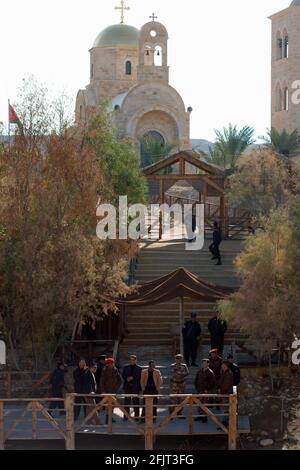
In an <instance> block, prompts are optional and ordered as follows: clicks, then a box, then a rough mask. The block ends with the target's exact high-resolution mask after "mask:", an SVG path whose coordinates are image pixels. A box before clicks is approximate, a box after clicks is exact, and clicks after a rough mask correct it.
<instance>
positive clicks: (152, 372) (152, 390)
mask: <svg viewBox="0 0 300 470" xmlns="http://www.w3.org/2000/svg"><path fill="white" fill-rule="evenodd" d="M162 383H163V379H162V376H161V373H160V371H159V370H157V369H156V364H155V361H150V362H149V367H148V369H144V370H143V371H142V375H141V389H142V394H143V395H159V394H160V387H161V386H162ZM157 403H158V400H157V397H154V399H153V405H154V407H153V416H154V421H155V419H156V416H157ZM145 405H146V400H145V399H144V400H143V411H142V420H144V419H145Z"/></svg>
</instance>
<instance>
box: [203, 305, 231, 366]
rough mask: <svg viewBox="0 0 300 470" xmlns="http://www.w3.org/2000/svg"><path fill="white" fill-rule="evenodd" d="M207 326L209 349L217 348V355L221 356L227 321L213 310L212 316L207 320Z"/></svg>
mask: <svg viewBox="0 0 300 470" xmlns="http://www.w3.org/2000/svg"><path fill="white" fill-rule="evenodd" d="M207 327H208V331H209V332H210V345H211V349H217V350H218V354H219V356H221V357H222V356H223V349H224V337H225V333H226V331H227V323H226V321H225V320H223V319H222V318H221V314H220V312H219V311H218V310H216V311H215V312H214V316H213V317H212V318H211V319H210V320H209V322H208V326H207Z"/></svg>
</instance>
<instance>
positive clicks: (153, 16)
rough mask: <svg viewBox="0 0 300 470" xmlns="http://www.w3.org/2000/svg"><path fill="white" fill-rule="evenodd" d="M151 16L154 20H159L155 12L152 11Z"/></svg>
mask: <svg viewBox="0 0 300 470" xmlns="http://www.w3.org/2000/svg"><path fill="white" fill-rule="evenodd" d="M149 18H150V19H151V20H152V21H155V20H157V18H158V16H155V13H152V15H151V16H149Z"/></svg>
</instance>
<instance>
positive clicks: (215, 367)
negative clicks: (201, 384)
mask: <svg viewBox="0 0 300 470" xmlns="http://www.w3.org/2000/svg"><path fill="white" fill-rule="evenodd" d="M222 361H223V359H222V358H221V357H220V356H219V355H218V350H217V349H216V348H215V349H211V350H210V351H209V367H210V368H211V370H212V371H213V373H214V374H215V377H216V380H219V378H220V375H221V367H222Z"/></svg>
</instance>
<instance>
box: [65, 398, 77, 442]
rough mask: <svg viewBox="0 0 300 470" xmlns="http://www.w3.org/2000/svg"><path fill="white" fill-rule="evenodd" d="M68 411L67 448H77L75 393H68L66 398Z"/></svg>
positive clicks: (66, 409)
mask: <svg viewBox="0 0 300 470" xmlns="http://www.w3.org/2000/svg"><path fill="white" fill-rule="evenodd" d="M65 411H66V450H75V430H74V394H73V393H68V394H67V396H66V398H65Z"/></svg>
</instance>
